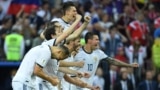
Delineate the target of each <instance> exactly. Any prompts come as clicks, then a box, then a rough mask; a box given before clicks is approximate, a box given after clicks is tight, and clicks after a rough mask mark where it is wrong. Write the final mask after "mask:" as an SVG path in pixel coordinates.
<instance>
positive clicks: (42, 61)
mask: <svg viewBox="0 0 160 90" xmlns="http://www.w3.org/2000/svg"><path fill="white" fill-rule="evenodd" d="M50 59H51V54H50V52H49V51H48V50H44V51H42V52H41V54H40V55H39V58H38V59H37V60H36V64H38V65H39V66H41V67H45V66H46V64H47V63H48V61H49V60H50Z"/></svg>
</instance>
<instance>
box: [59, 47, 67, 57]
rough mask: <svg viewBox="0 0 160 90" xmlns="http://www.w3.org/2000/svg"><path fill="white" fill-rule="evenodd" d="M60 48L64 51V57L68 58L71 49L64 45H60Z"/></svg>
mask: <svg viewBox="0 0 160 90" xmlns="http://www.w3.org/2000/svg"><path fill="white" fill-rule="evenodd" d="M58 47H59V48H60V49H61V50H62V51H63V53H64V55H65V56H66V57H68V56H69V55H70V52H69V49H68V48H67V47H66V46H64V45H58Z"/></svg>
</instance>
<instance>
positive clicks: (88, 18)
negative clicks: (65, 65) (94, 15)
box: [66, 16, 91, 41]
mask: <svg viewBox="0 0 160 90" xmlns="http://www.w3.org/2000/svg"><path fill="white" fill-rule="evenodd" d="M84 20H85V21H84V22H83V24H82V25H81V26H80V27H79V28H78V29H77V30H75V31H74V32H73V33H72V34H71V35H69V37H67V39H66V41H70V40H72V39H75V38H77V37H79V36H80V34H81V33H82V31H83V30H84V29H85V28H86V27H87V25H88V24H89V22H90V20H91V17H89V16H85V17H84Z"/></svg>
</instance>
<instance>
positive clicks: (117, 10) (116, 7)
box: [105, 0, 123, 22]
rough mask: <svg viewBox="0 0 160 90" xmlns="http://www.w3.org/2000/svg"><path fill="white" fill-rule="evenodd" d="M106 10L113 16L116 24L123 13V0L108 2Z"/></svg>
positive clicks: (108, 0)
mask: <svg viewBox="0 0 160 90" xmlns="http://www.w3.org/2000/svg"><path fill="white" fill-rule="evenodd" d="M105 10H106V12H107V13H108V14H109V15H110V16H113V18H114V21H115V22H116V21H117V20H118V18H119V14H121V13H122V12H123V0H107V2H106V5H105Z"/></svg>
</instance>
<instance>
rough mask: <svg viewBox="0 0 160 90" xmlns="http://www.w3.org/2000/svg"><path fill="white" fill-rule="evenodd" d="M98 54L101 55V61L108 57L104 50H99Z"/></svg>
mask: <svg viewBox="0 0 160 90" xmlns="http://www.w3.org/2000/svg"><path fill="white" fill-rule="evenodd" d="M97 54H99V55H98V56H99V57H100V60H102V59H104V58H107V57H108V55H106V54H105V53H104V52H103V51H102V50H98V52H97Z"/></svg>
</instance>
